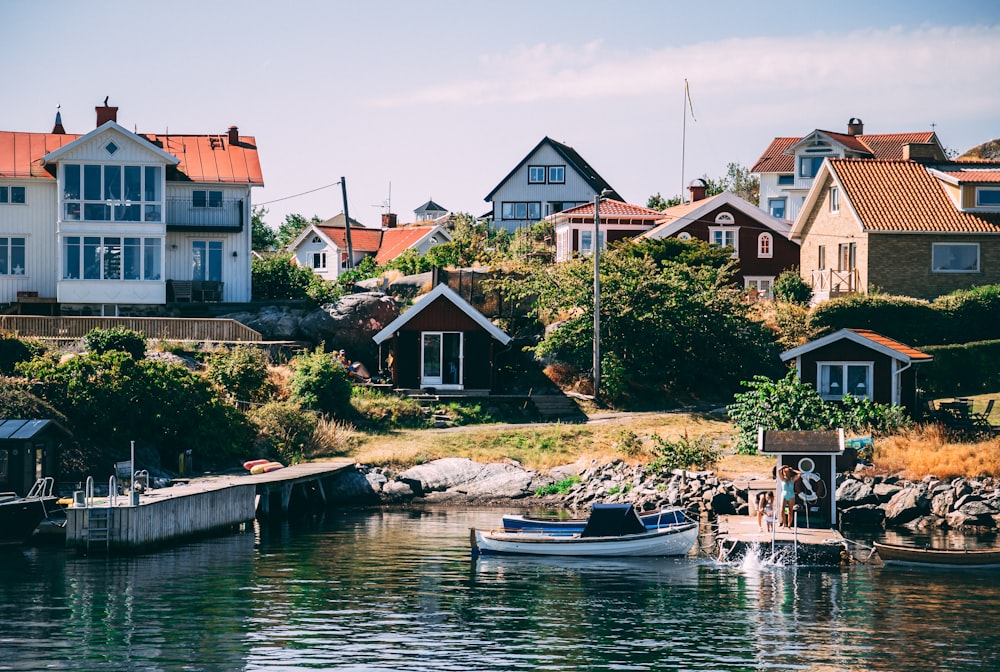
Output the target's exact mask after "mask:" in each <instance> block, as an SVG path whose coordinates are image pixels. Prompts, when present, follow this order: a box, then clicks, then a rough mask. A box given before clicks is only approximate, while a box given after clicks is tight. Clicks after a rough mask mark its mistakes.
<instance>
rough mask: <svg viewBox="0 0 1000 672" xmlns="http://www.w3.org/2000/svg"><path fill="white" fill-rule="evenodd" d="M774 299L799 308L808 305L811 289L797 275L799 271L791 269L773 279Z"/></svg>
mask: <svg viewBox="0 0 1000 672" xmlns="http://www.w3.org/2000/svg"><path fill="white" fill-rule="evenodd" d="M772 290H773V291H774V298H775V299H777V300H778V301H784V302H785V303H794V304H796V305H799V306H805V305H808V304H809V299H811V298H812V287H810V286H809V285H808V284H806V281H805V280H803V279H802V276H801V275H799V269H798V268H797V267H796V268H791V269H789V270H787V271H782V273H781V275H779V276H778V277H777V278H775V279H774V286H773V287H772Z"/></svg>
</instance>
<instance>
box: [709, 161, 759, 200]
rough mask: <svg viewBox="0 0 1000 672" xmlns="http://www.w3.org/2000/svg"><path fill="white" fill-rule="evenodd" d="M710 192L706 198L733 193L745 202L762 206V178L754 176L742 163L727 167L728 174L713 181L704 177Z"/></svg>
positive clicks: (731, 164)
mask: <svg viewBox="0 0 1000 672" xmlns="http://www.w3.org/2000/svg"><path fill="white" fill-rule="evenodd" d="M701 179H703V180H705V184H706V185H707V186H708V190H707V191H706V192H705V195H706V196H714V195H715V194H721V193H722V192H724V191H731V192H733V193H734V194H736V195H737V196H739V197H740V198H742V199H743V200H744V201H746V202H748V203H751V204H753V205H759V204H760V178H758V177H756V176H755V175H752V174H751V173H750V169H749V168H747V167H746V166H744V165H742V164H740V163H735V162H734V163H730V164H729V165H727V166H726V174H725V175H723V176H722V177H720V178H718V179H715V180H713V179H712V178H710V177H708V176H707V175H703V176H702V178H701Z"/></svg>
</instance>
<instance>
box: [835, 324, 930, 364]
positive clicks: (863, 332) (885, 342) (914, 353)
mask: <svg viewBox="0 0 1000 672" xmlns="http://www.w3.org/2000/svg"><path fill="white" fill-rule="evenodd" d="M848 331H853V332H854V333H855V334H857V335H858V336H863V337H864V338H867V339H868V340H870V341H873V342H875V343H878V344H879V345H882V346H885V347H887V348H889V349H891V350H895V351H896V352H898V353H900V354H901V355H906V356H907V357H909V358H910V359H916V360H927V359H933V358H932V357H931V356H930V355H928V354H927V353H924V352H920V351H919V350H917V349H916V348H911V347H910V346H908V345H905V344H903V343H900V342H899V341H894V340H893V339H891V338H889V337H888V336H883V335H882V334H876V333H875V332H874V331H870V330H868V329H849V330H848Z"/></svg>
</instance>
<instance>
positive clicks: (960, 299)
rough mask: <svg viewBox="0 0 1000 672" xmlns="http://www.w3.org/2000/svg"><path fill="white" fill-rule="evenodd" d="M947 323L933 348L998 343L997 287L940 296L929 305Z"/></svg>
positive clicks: (999, 292) (999, 296) (999, 310)
mask: <svg viewBox="0 0 1000 672" xmlns="http://www.w3.org/2000/svg"><path fill="white" fill-rule="evenodd" d="M932 305H933V306H934V309H935V310H937V311H938V312H940V313H941V314H942V315H943V316H944V317H945V318H947V319H948V321H949V330H948V333H947V334H945V335H944V336H943V338H942V339H941V340H938V341H936V342H935V345H944V344H947V343H972V342H974V341H990V340H997V339H1000V285H985V286H982V287H973V288H972V289H963V290H959V291H957V292H953V293H951V294H946V295H945V296H939V297H938V298H937V299H935V300H934V303H933V304H932Z"/></svg>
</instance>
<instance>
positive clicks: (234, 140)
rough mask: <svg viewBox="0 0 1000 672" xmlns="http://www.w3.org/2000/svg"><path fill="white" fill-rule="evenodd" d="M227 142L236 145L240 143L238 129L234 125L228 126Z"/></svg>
mask: <svg viewBox="0 0 1000 672" xmlns="http://www.w3.org/2000/svg"><path fill="white" fill-rule="evenodd" d="M229 144H230V145H238V144H240V129H239V128H237V127H236V126H230V127H229Z"/></svg>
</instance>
